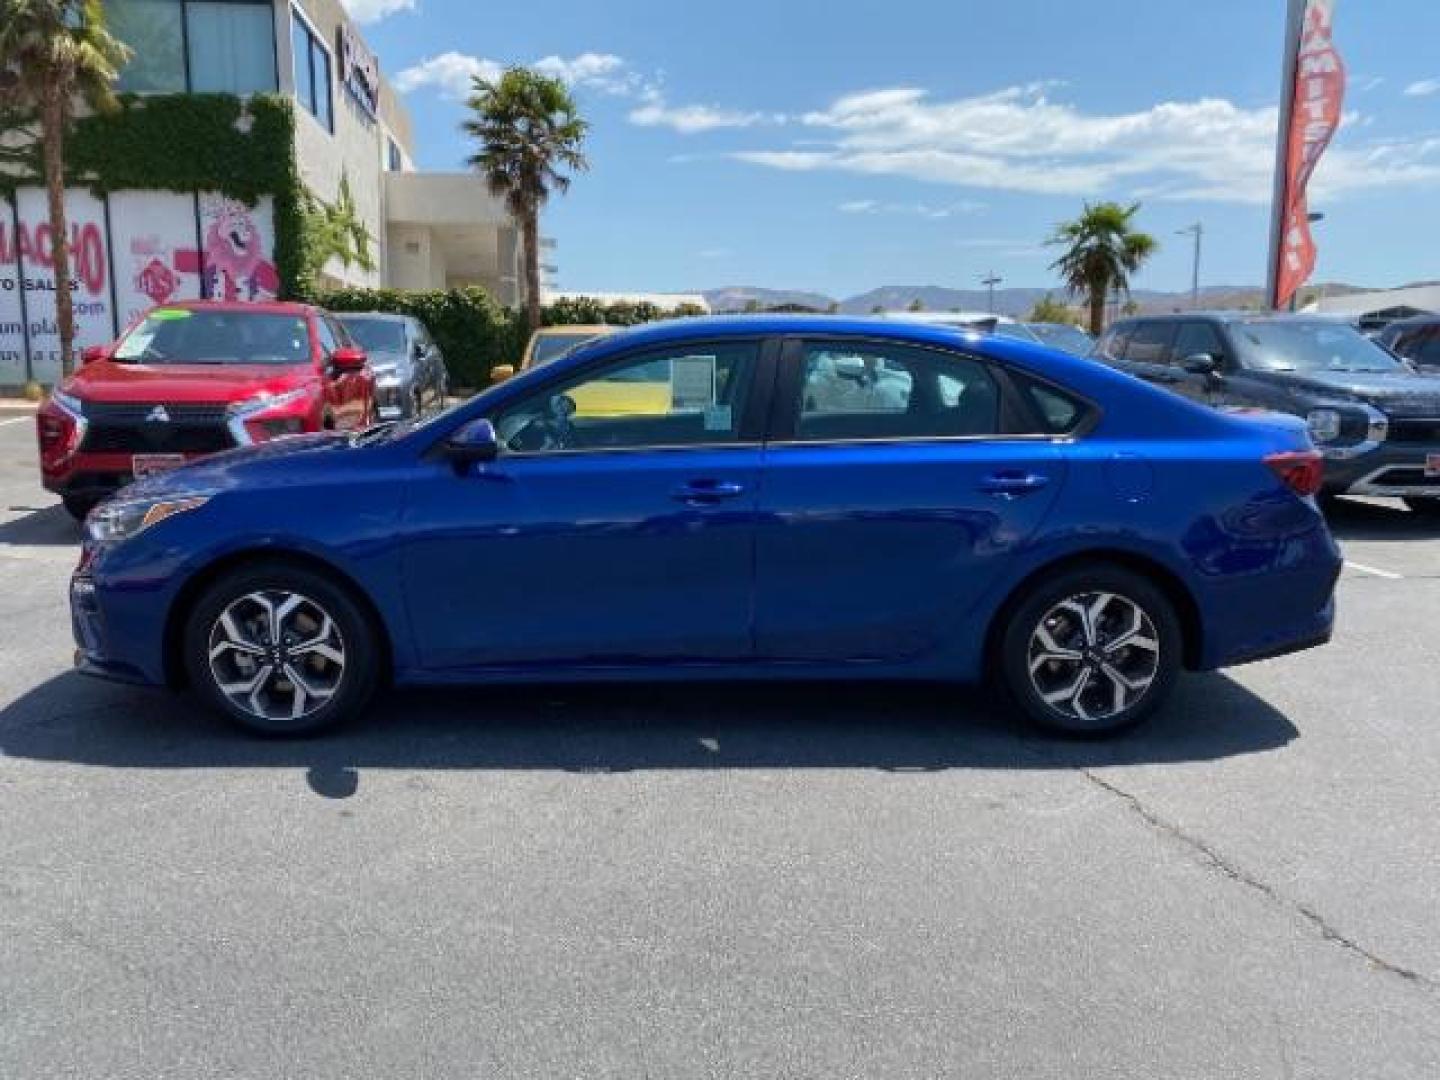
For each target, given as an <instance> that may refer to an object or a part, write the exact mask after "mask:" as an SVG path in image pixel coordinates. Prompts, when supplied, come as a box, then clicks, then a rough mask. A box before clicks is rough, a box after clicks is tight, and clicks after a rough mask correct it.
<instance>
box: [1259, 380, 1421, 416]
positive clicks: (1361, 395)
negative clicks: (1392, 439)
mask: <svg viewBox="0 0 1440 1080" xmlns="http://www.w3.org/2000/svg"><path fill="white" fill-rule="evenodd" d="M1259 374H1260V375H1261V376H1262V377H1263V378H1265V379H1266V381H1269V382H1273V383H1275V384H1276V385H1279V386H1286V387H1290V388H1294V389H1305V390H1310V391H1313V392H1314V393H1316V394H1317V395H1324V396H1329V397H1334V398H1339V399H1348V400H1352V401H1363V402H1367V403H1369V404H1371V405H1374V406H1376V407H1377V408H1379V409H1381V410H1383V411H1385V412H1387V413H1393V414H1395V415H1397V416H1440V378H1437V377H1436V376H1434V375H1417V374H1413V373H1411V372H1408V371H1396V372H1388V371H1307V372H1304V373H1300V372H1261V373H1259Z"/></svg>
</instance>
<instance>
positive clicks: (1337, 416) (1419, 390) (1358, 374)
mask: <svg viewBox="0 0 1440 1080" xmlns="http://www.w3.org/2000/svg"><path fill="white" fill-rule="evenodd" d="M1092 355H1093V356H1094V357H1095V359H1097V360H1100V361H1102V362H1104V363H1106V364H1109V365H1111V366H1112V367H1116V368H1119V369H1120V370H1121V371H1126V372H1129V373H1130V374H1131V375H1136V376H1138V377H1140V378H1142V379H1145V380H1146V381H1147V382H1152V383H1156V384H1158V385H1160V386H1164V387H1166V388H1168V389H1170V390H1174V391H1175V392H1176V393H1178V394H1182V395H1184V396H1185V397H1188V398H1193V399H1194V400H1196V401H1200V402H1204V403H1205V404H1207V405H1212V406H1214V407H1216V408H1221V409H1240V408H1260V409H1271V410H1274V411H1277V412H1287V413H1292V414H1294V415H1295V416H1299V417H1303V418H1304V419H1305V420H1306V422H1307V423H1308V424H1309V426H1310V435H1311V437H1312V438H1313V439H1314V440H1315V445H1316V446H1318V447H1319V448H1320V449H1321V451H1323V452H1324V454H1325V491H1326V492H1327V493H1329V494H1336V495H1338V494H1345V493H1348V494H1351V495H1388V496H1395V497H1397V498H1402V499H1404V500H1405V502H1406V503H1407V504H1408V505H1409V506H1410V508H1411V509H1413V510H1415V511H1417V512H1419V513H1423V514H1427V515H1431V516H1435V517H1440V377H1437V376H1436V375H1433V374H1432V375H1426V374H1422V373H1420V372H1417V371H1416V370H1415V369H1414V368H1413V367H1411V366H1410V365H1409V364H1408V363H1406V362H1405V361H1402V360H1400V359H1397V358H1396V357H1395V356H1394V355H1392V354H1391V353H1389V352H1387V351H1386V350H1385V349H1383V348H1381V347H1380V346H1379V345H1377V344H1375V343H1374V342H1373V341H1370V340H1369V339H1368V338H1366V337H1365V336H1364V335H1363V334H1361V333H1360V332H1359V331H1358V330H1356V329H1355V328H1354V327H1353V326H1350V325H1348V324H1346V323H1343V322H1338V321H1335V320H1331V319H1325V318H1322V317H1318V316H1306V315H1271V314H1258V313H1255V312H1243V311H1242V312H1191V313H1189V314H1184V315H1164V316H1154V317H1145V318H1139V319H1127V320H1124V321H1122V322H1118V323H1116V324H1115V325H1114V326H1112V327H1111V328H1110V329H1109V330H1108V331H1107V332H1106V333H1105V335H1104V336H1103V337H1101V339H1100V340H1099V341H1098V342H1096V344H1095V351H1094V353H1093V354H1092Z"/></svg>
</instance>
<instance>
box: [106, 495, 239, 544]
mask: <svg viewBox="0 0 1440 1080" xmlns="http://www.w3.org/2000/svg"><path fill="white" fill-rule="evenodd" d="M209 501H210V496H209V495H186V496H182V497H180V498H161V499H131V500H128V501H122V502H108V503H101V504H100V506H98V507H97V508H96V509H95V510H93V511H92V512H91V514H90V516H89V517H88V518H86V519H85V532H86V535H87V536H88V537H89V539H90V541H91V542H92V543H94V544H96V545H97V546H102V547H103V546H107V545H111V544H118V543H119V542H120V541H122V540H128V539H130V537H132V536H138V535H139V534H140V533H142V532H144V531H145V530H146V529H148V528H149V527H150V526H151V525H155V524H158V523H159V522H161V521H164V520H165V519H166V518H168V517H174V516H175V515H176V514H184V513H187V512H189V511H191V510H198V509H199V508H200V507H202V506H204V505H205V504H206V503H207V502H209Z"/></svg>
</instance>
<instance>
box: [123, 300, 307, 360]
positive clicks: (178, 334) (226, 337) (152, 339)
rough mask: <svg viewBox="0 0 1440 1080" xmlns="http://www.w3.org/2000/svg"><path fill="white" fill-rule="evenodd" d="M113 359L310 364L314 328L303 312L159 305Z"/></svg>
mask: <svg viewBox="0 0 1440 1080" xmlns="http://www.w3.org/2000/svg"><path fill="white" fill-rule="evenodd" d="M114 359H115V360H116V361H117V362H118V363H122V364H276V365H280V364H306V363H309V362H310V328H309V326H308V325H307V323H306V319H305V317H304V316H302V315H278V314H276V313H274V312H267V311H236V310H226V311H207V310H192V309H190V308H159V309H157V310H155V311H152V312H151V313H150V314H149V315H147V316H145V318H144V319H143V320H142V321H141V323H140V325H139V326H137V327H135V329H133V330H131V331H130V332H129V333H128V334H126V335H125V337H124V338H122V339H121V341H120V344H119V345H118V346H116V348H115V354H114Z"/></svg>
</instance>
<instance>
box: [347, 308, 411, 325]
mask: <svg viewBox="0 0 1440 1080" xmlns="http://www.w3.org/2000/svg"><path fill="white" fill-rule="evenodd" d="M331 314H332V315H334V316H335V317H336V318H337V319H339V320H341V321H342V322H348V321H350V320H351V319H356V320H364V321H366V322H398V323H408V322H410V321H411V320H412V319H413V318H414V316H413V315H401V314H399V313H398V312H394V311H332V312H331Z"/></svg>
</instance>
